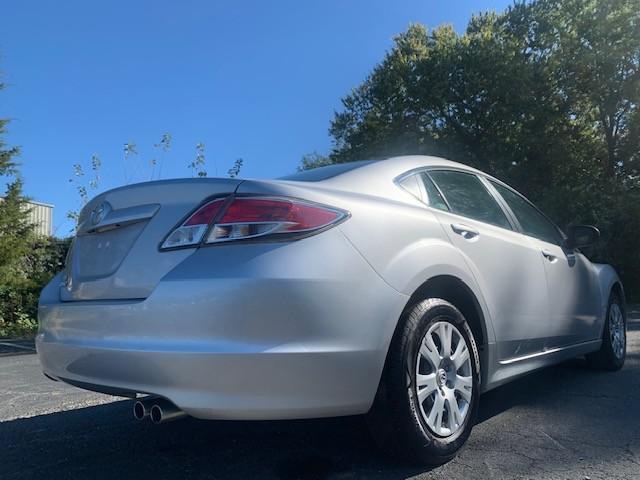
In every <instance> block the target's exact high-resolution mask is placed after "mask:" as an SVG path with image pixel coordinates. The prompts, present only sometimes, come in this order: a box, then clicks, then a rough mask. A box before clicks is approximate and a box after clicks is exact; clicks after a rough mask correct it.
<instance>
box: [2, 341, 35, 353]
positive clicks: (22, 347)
mask: <svg viewBox="0 0 640 480" xmlns="http://www.w3.org/2000/svg"><path fill="white" fill-rule="evenodd" d="M0 345H4V346H5V347H13V348H21V349H23V350H30V351H32V352H35V351H36V349H35V348H33V347H25V346H24V345H16V344H13V343H7V342H0Z"/></svg>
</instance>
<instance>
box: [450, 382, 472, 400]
mask: <svg viewBox="0 0 640 480" xmlns="http://www.w3.org/2000/svg"><path fill="white" fill-rule="evenodd" d="M472 382H473V378H472V377H463V376H459V375H458V376H457V377H456V381H455V384H454V390H455V391H456V392H458V393H459V394H460V396H461V397H462V398H464V399H465V400H466V401H467V402H469V403H470V402H471V389H472V386H473V383H472Z"/></svg>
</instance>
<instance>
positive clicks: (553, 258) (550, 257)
mask: <svg viewBox="0 0 640 480" xmlns="http://www.w3.org/2000/svg"><path fill="white" fill-rule="evenodd" d="M542 256H543V257H544V258H546V259H547V260H549V261H550V262H551V263H554V262H555V261H556V260H558V257H556V256H555V255H554V254H553V253H551V252H550V251H549V250H546V249H545V250H542Z"/></svg>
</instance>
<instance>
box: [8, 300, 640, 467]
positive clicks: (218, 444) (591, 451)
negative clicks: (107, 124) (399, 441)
mask: <svg viewBox="0 0 640 480" xmlns="http://www.w3.org/2000/svg"><path fill="white" fill-rule="evenodd" d="M630 317H631V318H630V320H629V325H628V329H629V334H628V354H627V363H626V365H625V367H624V368H623V369H622V371H620V372H616V373H605V372H594V371H592V370H590V369H588V368H587V366H586V364H585V362H584V361H583V360H580V359H577V360H574V361H571V362H568V363H565V364H562V365H559V366H556V367H552V368H548V369H545V370H542V371H539V372H536V373H534V374H532V375H529V376H528V377H526V378H523V379H521V380H518V381H516V382H514V383H512V384H509V385H506V386H504V387H501V388H499V389H496V390H494V391H492V392H489V393H488V394H486V395H485V396H483V397H482V399H481V410H480V418H479V420H478V424H477V425H476V427H475V429H474V431H473V433H472V435H471V438H470V440H469V442H468V444H467V446H466V448H465V449H464V450H463V451H462V452H461V454H460V455H459V456H458V457H457V458H456V459H455V460H453V461H452V462H450V463H448V464H447V465H444V466H442V467H438V468H434V469H427V468H415V467H408V466H402V465H398V464H396V463H394V462H391V461H388V460H387V459H385V458H384V457H383V456H382V455H381V454H380V453H379V452H378V451H377V450H376V449H375V447H374V445H373V443H372V441H371V440H370V439H369V437H368V435H367V432H366V429H365V427H364V425H363V420H362V418H359V417H350V418H342V419H330V420H312V421H295V422H206V421H198V420H195V419H185V420H181V421H177V422H174V423H168V424H164V425H160V426H154V425H151V424H150V423H148V422H143V423H141V422H136V421H135V420H134V419H133V418H132V415H131V407H132V405H131V401H128V400H124V401H123V400H122V399H118V398H114V397H109V396H105V395H99V394H93V393H88V392H84V391H81V390H77V389H75V388H72V387H69V386H66V385H63V384H60V383H55V382H52V381H50V380H47V379H46V378H45V377H44V376H42V374H41V373H40V368H39V365H38V360H37V357H36V355H34V351H33V350H32V349H31V348H32V345H31V344H30V343H29V342H17V343H15V342H0V478H2V479H4V480H9V479H18V478H50V479H53V478H74V479H75V478H91V479H101V478H105V479H106V478H108V479H113V478H216V479H231V478H234V479H235V478H241V479H256V478H258V479H259V478H265V479H266V478H278V479H296V478H310V479H314V478H315V479H324V478H331V479H333V478H335V479H348V478H371V479H383V478H384V479H404V478H420V479H429V478H437V479H440V478H442V479H445V478H446V479H462V478H465V479H468V478H509V479H511V478H527V479H529V478H536V479H538V478H544V479H556V478H557V479H580V480H587V479H596V478H603V479H605V478H606V479H626V480H632V479H640V311H639V310H638V309H635V310H634V311H633V312H632V314H631V315H630Z"/></svg>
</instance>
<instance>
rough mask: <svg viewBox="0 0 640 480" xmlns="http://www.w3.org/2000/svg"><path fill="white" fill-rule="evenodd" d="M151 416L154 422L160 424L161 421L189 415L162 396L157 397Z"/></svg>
mask: <svg viewBox="0 0 640 480" xmlns="http://www.w3.org/2000/svg"><path fill="white" fill-rule="evenodd" d="M149 416H150V417H151V421H152V422H153V423H155V424H156V425H159V424H161V423H166V422H171V421H173V420H178V419H180V418H184V417H186V416H187V414H186V413H184V412H183V411H182V410H180V409H179V408H178V407H176V406H175V405H174V404H173V403H171V402H170V401H169V400H165V399H164V398H160V399H157V400H156V401H155V402H154V403H153V405H152V406H151V411H150V412H149Z"/></svg>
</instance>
